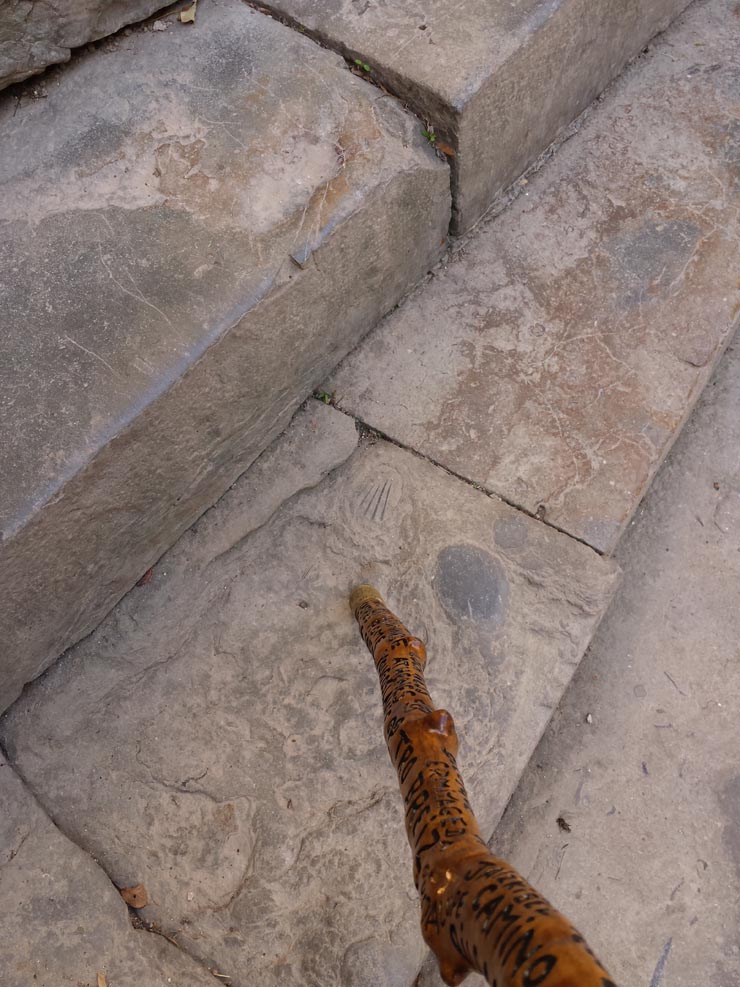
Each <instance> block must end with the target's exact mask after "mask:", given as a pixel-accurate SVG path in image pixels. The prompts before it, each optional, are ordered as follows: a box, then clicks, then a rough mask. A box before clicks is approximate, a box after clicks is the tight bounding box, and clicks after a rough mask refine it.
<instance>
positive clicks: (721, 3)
mask: <svg viewBox="0 0 740 987" xmlns="http://www.w3.org/2000/svg"><path fill="white" fill-rule="evenodd" d="M736 6H737V5H736V3H735V2H731V0H712V2H711V3H708V4H707V3H702V4H699V5H697V6H695V7H693V8H692V10H691V12H690V13H689V14H687V15H686V16H685V18H684V19H683V20H682V22H681V23H680V24H677V25H675V26H674V27H673V28H672V29H671V30H670V31H669V32H667V33H666V34H665V35H664V36H663V39H661V41H660V42H659V43H657V44H656V46H655V48H654V49H653V50H652V51H651V54H650V55H649V56H647V57H646V58H644V59H641V60H640V62H639V63H636V64H635V66H634V68H633V70H632V71H631V72H629V73H628V74H626V75H625V77H624V78H623V79H621V80H620V81H619V82H618V83H616V84H615V86H614V87H613V89H612V90H611V91H610V92H609V93H608V95H607V97H606V99H605V101H604V102H603V103H602V104H600V106H599V108H598V111H597V112H594V113H593V115H592V116H591V118H590V119H589V120H588V122H587V123H586V124H585V125H584V127H583V129H582V130H581V131H580V133H578V134H577V135H576V136H575V137H574V138H573V139H572V140H571V141H570V142H569V143H567V144H566V145H564V146H563V147H562V148H561V149H560V151H559V152H558V154H557V155H556V157H555V159H554V160H553V161H552V162H550V163H549V164H548V165H547V166H546V167H545V168H543V170H542V171H541V172H540V173H539V174H538V175H537V177H536V179H535V180H534V181H533V182H532V183H531V185H530V186H529V189H530V191H529V194H528V195H527V196H522V197H520V199H519V200H518V201H517V202H516V203H515V204H514V205H513V206H512V207H511V208H510V209H509V210H508V211H507V212H506V213H505V214H503V215H502V216H500V217H498V219H497V220H496V221H495V222H494V223H492V224H491V225H490V226H488V227H487V228H485V229H484V230H482V231H480V233H479V234H478V235H477V236H476V237H475V238H473V239H471V241H470V243H469V244H468V245H467V247H466V248H465V249H464V250H463V251H462V252H461V253H459V254H458V255H457V257H456V258H455V259H454V260H453V262H452V263H450V265H449V266H448V267H447V269H446V270H445V271H444V273H442V274H440V275H439V276H438V277H437V278H436V279H435V280H434V282H433V283H432V284H431V285H425V286H424V287H423V288H422V289H420V290H419V291H418V292H417V294H416V295H415V296H412V297H411V298H410V299H408V300H407V302H406V303H405V304H404V305H403V306H402V307H401V308H400V309H399V310H397V311H396V312H394V313H393V314H392V315H391V316H390V317H389V318H388V319H386V320H385V322H384V323H383V324H382V325H381V326H380V327H379V328H378V329H377V330H376V331H375V332H373V333H372V334H371V335H370V336H369V337H368V338H367V339H366V340H365V341H364V342H363V344H362V345H361V346H360V347H359V349H358V350H357V351H356V352H355V353H353V354H352V355H351V356H350V357H349V358H348V360H347V361H346V362H345V364H344V365H343V366H342V367H340V368H339V370H338V372H337V373H336V374H335V375H334V377H333V378H332V380H331V381H330V382H329V383H328V384H326V385H325V389H326V390H328V391H334V392H335V393H336V399H337V401H338V403H339V405H340V406H341V407H342V408H344V409H346V410H348V411H351V412H352V413H353V414H355V415H357V416H358V417H359V418H360V419H361V420H363V421H365V422H367V423H368V424H369V425H371V426H373V427H375V428H377V429H380V430H381V431H383V432H384V433H386V434H387V435H389V436H391V437H392V438H394V439H396V440H398V441H400V442H402V443H403V444H405V445H408V446H411V447H412V448H414V449H416V450H418V451H419V452H421V453H423V454H424V455H426V456H429V457H430V458H431V459H433V460H435V461H436V462H439V463H442V464H443V465H444V466H446V467H448V468H450V469H452V470H453V471H455V472H456V473H458V474H460V475H462V476H465V477H467V478H469V479H471V480H474V481H477V482H478V483H481V484H483V485H484V486H485V487H486V488H487V489H489V490H491V491H494V492H495V493H497V494H499V495H501V496H503V497H504V498H505V499H506V500H507V501H509V502H511V503H514V504H516V505H519V506H521V507H523V508H525V509H526V510H527V511H529V512H531V513H533V514H534V513H537V512H539V513H540V514H542V512H543V511H544V516H545V518H546V519H547V520H548V521H549V522H551V523H552V524H553V525H556V526H557V527H559V528H562V529H564V530H566V531H568V532H569V533H571V534H573V535H575V536H577V537H578V538H581V539H583V540H585V541H587V542H588V543H589V544H591V545H593V546H594V547H596V548H597V549H599V550H600V551H611V550H612V549H613V548H614V546H615V544H616V542H617V539H618V538H619V535H620V533H621V532H622V531H623V529H624V526H625V524H626V523H627V522H628V520H629V518H630V516H631V514H632V512H633V510H634V509H635V507H636V505H637V503H638V502H639V500H640V498H641V497H642V495H643V493H644V491H645V490H646V488H647V486H648V484H649V482H650V479H651V477H652V476H653V475H654V472H655V470H656V469H657V467H658V466H659V464H660V462H661V460H662V459H663V457H664V456H665V454H666V452H667V451H668V449H669V448H670V445H671V443H672V441H673V439H674V437H675V436H676V434H677V432H678V431H679V429H680V427H681V425H682V424H683V422H684V420H685V417H686V415H687V414H688V412H689V411H690V409H691V407H692V405H693V403H694V401H695V400H696V398H697V397H698V395H699V393H700V392H701V389H702V387H703V386H704V384H705V382H706V380H707V379H708V376H709V374H710V373H711V369H712V366H713V364H714V363H715V361H716V360H717V359H718V357H719V355H720V354H721V352H722V348H723V346H724V344H725V342H726V340H727V339H728V338H729V336H730V333H731V330H732V327H733V325H734V324H735V323H736V321H737V316H738V311H740V308H739V305H740V291H739V289H740V284H739V283H738V265H737V256H738V233H739V232H740V223H739V222H738V215H739V212H738V206H739V205H740V170H739V169H740V143H739V140H740V119H739V118H738V92H740V75H738V64H740V17H737V16H735V15H734V13H733V11H734V10H735V8H736Z"/></svg>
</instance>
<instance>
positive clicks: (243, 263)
mask: <svg viewBox="0 0 740 987" xmlns="http://www.w3.org/2000/svg"><path fill="white" fill-rule="evenodd" d="M167 25H168V27H167V29H166V30H165V31H159V32H139V31H135V32H133V33H131V34H130V35H129V36H126V37H118V38H116V39H114V41H112V42H111V43H110V44H109V45H106V47H105V49H101V50H98V51H96V52H94V53H92V54H85V55H83V56H80V57H79V58H77V59H75V60H74V62H73V63H72V64H71V65H70V66H68V67H67V68H65V69H64V70H63V71H61V72H59V73H56V74H55V75H54V77H53V79H52V80H50V81H49V82H48V84H47V87H46V98H44V99H38V100H30V99H29V100H21V101H20V102H19V101H18V100H16V99H14V98H12V96H11V94H5V95H4V97H0V244H1V247H2V249H1V251H0V253H1V254H2V261H1V262H0V294H2V297H3V306H4V307H3V316H4V319H3V333H2V339H1V340H0V428H1V429H2V434H3V443H2V450H1V452H0V531H1V532H2V534H1V535H0V537H1V538H2V548H1V549H0V587H1V589H0V595H2V598H3V601H4V606H3V608H2V614H1V615H0V628H1V631H0V636H2V638H3V640H4V642H5V646H6V654H8V655H11V656H12V660H10V659H8V660H7V661H3V663H0V709H2V708H4V706H6V705H7V704H8V703H9V702H10V701H11V700H12V699H13V698H14V697H15V696H16V695H17V694H18V692H19V691H20V689H21V687H22V686H23V684H24V682H26V681H28V680H29V679H30V678H32V677H33V676H34V675H36V674H38V673H39V672H40V671H41V670H42V669H43V668H44V667H45V665H46V664H48V662H49V661H51V660H53V659H54V658H56V657H57V655H58V654H59V653H60V652H61V651H62V650H63V649H64V648H65V647H67V646H68V645H69V644H71V643H72V642H73V641H75V640H77V639H79V638H80V637H81V636H82V635H84V634H85V633H87V632H89V631H90V630H91V629H92V627H94V626H95V625H96V624H97V623H98V622H99V620H100V619H101V618H102V616H103V614H104V613H105V612H107V610H108V609H110V607H111V606H112V605H113V603H114V602H115V601H116V600H117V599H118V598H120V596H121V595H122V594H123V593H124V592H125V591H127V590H128V589H129V588H130V587H131V586H132V585H133V583H134V582H135V580H136V579H137V578H138V577H139V576H141V574H142V573H143V572H144V571H145V570H146V569H147V568H148V567H149V565H151V563H152V562H153V561H154V560H155V559H156V558H158V557H159V556H160V555H161V554H162V552H163V551H164V550H165V549H166V548H167V547H168V546H169V545H171V544H172V543H173V541H174V540H175V539H176V538H177V536H178V535H179V534H180V533H181V532H182V531H183V530H184V529H185V528H186V527H187V526H188V524H190V523H192V521H193V520H194V519H195V518H196V517H197V516H198V515H199V514H200V513H202V511H203V510H204V509H205V508H206V507H208V506H210V504H212V503H213V502H214V501H215V500H216V499H217V498H218V497H219V496H220V495H221V494H222V493H223V492H224V490H225V489H227V488H228V486H229V485H230V484H231V483H232V482H233V480H234V479H235V478H236V476H238V475H239V474H240V473H241V472H243V471H244V470H245V469H246V468H247V466H248V465H249V463H250V462H251V461H253V460H254V458H255V457H256V456H257V455H258V454H259V453H260V452H261V451H262V449H263V448H265V446H266V445H267V444H268V443H269V442H270V441H271V439H272V438H274V436H275V435H277V434H278V433H279V432H280V431H281V430H282V429H283V428H284V427H285V426H286V424H287V423H288V421H289V420H290V417H291V415H292V413H293V412H294V411H295V410H296V408H297V407H298V406H299V404H300V403H301V402H302V401H303V400H305V398H306V397H307V396H308V394H310V392H311V390H312V388H313V387H315V386H316V385H317V384H318V383H319V382H320V380H321V378H322V377H323V376H325V375H326V374H327V373H328V372H329V370H330V369H332V368H333V367H334V366H335V365H336V363H337V362H338V360H339V359H340V358H341V357H342V356H343V355H344V354H345V353H346V352H347V351H348V350H349V349H350V348H351V347H352V346H353V345H355V344H356V342H357V341H358V340H359V338H360V337H361V336H362V334H363V333H364V332H366V331H367V330H368V329H369V328H370V327H371V326H372V325H374V324H375V323H376V322H377V320H378V319H379V318H380V317H381V315H383V314H384V312H386V311H387V310H388V309H389V308H391V307H392V306H393V305H394V304H395V303H396V302H397V301H398V299H399V298H400V297H401V295H403V293H404V292H406V291H407V290H408V289H409V288H410V287H411V286H412V285H413V284H414V283H415V282H416V281H418V279H419V278H420V277H422V276H423V275H424V274H425V272H426V271H427V270H428V269H429V267H430V266H431V265H432V264H433V263H434V262H435V261H436V259H437V258H438V257H439V255H440V253H441V251H442V249H443V247H444V242H445V236H446V231H447V228H448V224H449V177H448V170H447V167H446V165H445V164H444V163H443V162H442V161H440V160H439V159H438V158H437V157H436V156H435V155H434V154H433V152H432V151H431V150H430V148H429V147H428V146H427V144H426V142H425V141H424V139H423V137H422V136H421V134H420V133H419V128H418V125H417V121H416V120H415V119H414V118H413V117H412V116H411V115H410V114H408V113H406V112H404V111H403V110H402V109H400V108H399V107H398V105H397V104H396V103H395V102H394V101H393V100H390V99H386V98H384V97H382V96H381V95H380V94H379V93H378V91H377V90H376V89H374V88H373V87H372V86H369V85H368V84H367V83H365V82H363V81H362V80H360V79H358V78H356V77H355V76H353V75H352V74H351V73H350V72H348V71H347V68H346V66H345V64H344V62H343V61H342V59H341V58H339V57H338V56H337V55H336V54H334V53H331V52H329V51H326V50H324V49H321V48H320V47H319V46H318V45H316V44H315V43H314V42H312V41H310V40H309V39H308V38H305V37H302V36H301V35H300V34H299V33H297V32H295V31H292V30H290V29H289V28H287V27H284V26H283V25H281V24H278V23H277V22H276V21H275V20H274V19H272V18H270V17H267V16H264V15H262V14H259V13H256V12H255V11H253V10H251V9H250V8H249V7H247V6H246V5H245V4H244V3H242V2H241V0H209V2H208V3H207V4H202V5H201V8H199V13H198V20H197V23H196V25H195V26H187V25H183V24H180V23H179V22H178V21H176V20H173V19H169V20H168V21H167ZM409 245H413V250H410V249H409ZM349 300H351V301H349Z"/></svg>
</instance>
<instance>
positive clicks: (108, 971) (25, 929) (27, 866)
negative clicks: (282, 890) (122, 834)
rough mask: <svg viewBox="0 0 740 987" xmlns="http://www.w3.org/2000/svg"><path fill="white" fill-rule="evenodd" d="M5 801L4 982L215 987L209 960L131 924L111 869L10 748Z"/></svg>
mask: <svg viewBox="0 0 740 987" xmlns="http://www.w3.org/2000/svg"><path fill="white" fill-rule="evenodd" d="M0 804H1V805H2V807H3V811H2V817H0V902H1V903H2V908H3V934H2V936H0V969H2V971H3V975H2V982H3V987H29V985H31V984H33V987H73V985H74V987H77V985H83V984H84V985H85V987H87V985H89V987H93V985H94V984H97V985H99V987H134V985H135V984H141V985H142V987H143V985H146V987H173V985H177V987H212V985H213V983H214V979H213V977H212V976H211V973H210V972H208V970H206V969H205V968H204V967H203V966H202V965H201V964H198V963H196V962H195V961H194V960H193V959H191V958H190V957H188V956H186V955H185V954H184V953H183V952H182V951H181V950H178V949H176V948H175V946H174V945H173V944H172V943H169V942H167V940H166V939H165V938H164V937H162V936H158V935H152V934H150V933H149V932H146V931H144V930H141V929H140V930H138V931H137V930H135V929H134V928H132V924H131V921H130V919H129V915H128V910H127V908H126V905H125V904H124V901H123V898H122V897H121V896H120V894H119V893H118V891H117V890H116V888H115V887H114V886H113V885H112V884H111V882H110V880H109V879H108V877H107V876H106V874H105V872H104V871H103V870H102V869H101V868H100V867H99V866H98V865H97V864H96V863H95V861H94V860H93V859H92V857H91V856H90V855H89V854H88V853H85V851H84V850H82V849H81V848H80V847H78V846H76V845H75V844H74V843H72V842H71V841H70V840H69V839H67V837H65V836H64V835H63V833H61V832H60V831H59V830H58V829H57V828H56V827H55V826H54V824H53V823H52V822H51V820H50V819H49V818H48V816H47V815H46V814H45V813H44V812H43V810H42V809H41V807H40V806H39V804H38V802H37V801H36V799H35V798H34V797H33V795H32V794H31V793H30V792H29V791H28V789H27V788H26V787H25V786H24V785H23V783H22V782H21V781H20V779H19V778H18V777H17V776H16V775H15V773H14V772H13V769H12V768H11V767H10V765H9V764H8V763H7V761H6V760H5V758H4V757H3V756H2V755H0ZM101 977H102V979H101Z"/></svg>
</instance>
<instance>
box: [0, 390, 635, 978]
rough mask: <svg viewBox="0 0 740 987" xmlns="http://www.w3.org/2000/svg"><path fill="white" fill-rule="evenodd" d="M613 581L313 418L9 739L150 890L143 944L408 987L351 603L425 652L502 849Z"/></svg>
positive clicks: (374, 715) (392, 786)
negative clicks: (358, 600) (509, 817)
mask: <svg viewBox="0 0 740 987" xmlns="http://www.w3.org/2000/svg"><path fill="white" fill-rule="evenodd" d="M617 573H618V569H617V566H616V565H615V564H614V563H613V562H612V561H611V560H605V559H602V558H600V557H599V556H598V555H597V553H595V552H594V551H592V550H591V549H590V548H588V547H587V546H584V545H581V544H579V543H578V542H576V541H575V540H573V539H571V538H569V537H567V536H566V535H563V534H560V533H559V532H557V531H554V530H553V529H552V528H550V527H548V526H547V525H545V524H542V523H540V522H539V521H536V520H534V519H531V518H528V517H526V516H525V515H523V514H521V513H520V512H518V511H516V510H514V509H513V508H511V507H509V506H507V505H506V504H504V503H503V502H501V501H499V500H497V499H496V498H493V497H490V496H488V495H487V494H485V493H484V492H482V491H480V490H476V489H474V488H473V487H472V486H470V485H468V484H466V483H463V482H462V481H460V480H458V479H456V478H454V477H451V476H449V474H447V473H446V472H445V471H444V470H442V469H440V468H439V467H436V466H434V465H432V464H430V463H428V462H426V461H425V460H423V459H420V458H419V457H417V456H415V455H413V454H412V453H410V452H408V451H405V450H401V449H398V448H397V447H396V446H394V445H392V444H390V443H387V442H384V441H376V440H374V439H373V438H372V436H364V437H362V438H360V437H359V436H358V433H357V430H356V427H355V423H354V421H353V420H352V419H351V418H349V417H347V416H345V415H343V414H341V413H340V412H339V411H336V410H335V409H333V408H330V407H327V406H326V405H323V404H321V403H318V402H315V401H312V402H310V403H309V405H308V406H307V407H306V408H305V409H304V410H302V411H301V412H300V414H299V415H298V417H297V418H296V419H295V420H294V422H293V423H292V425H291V427H290V428H289V429H288V431H287V432H286V433H285V434H284V435H283V436H281V438H280V439H278V440H277V442H276V443H275V444H274V445H273V446H272V447H271V448H270V449H269V450H268V451H267V452H265V453H264V454H263V455H262V456H261V457H260V459H259V460H258V461H257V462H256V463H255V465H254V466H253V467H252V468H251V469H250V470H249V471H248V472H247V473H246V474H245V475H244V476H243V477H241V479H240V480H239V481H238V482H237V483H236V484H235V485H234V487H233V488H232V489H231V490H230V491H229V492H228V493H227V494H226V495H225V496H224V497H223V498H222V499H221V500H220V501H219V502H218V503H217V504H216V505H215V506H214V507H213V508H212V509H211V510H210V511H208V512H207V513H206V514H205V515H204V516H203V517H202V518H201V519H200V520H199V521H198V523H197V524H196V525H195V526H194V527H193V528H191V529H190V530H189V531H188V532H186V533H185V534H184V535H183V536H182V538H181V539H180V541H179V542H178V543H177V544H176V545H175V546H174V547H173V548H172V549H171V550H170V552H168V553H167V554H166V555H165V556H164V558H163V559H162V560H161V561H160V562H159V563H158V564H157V565H156V566H155V568H154V574H153V578H152V579H151V581H150V582H148V583H147V584H146V585H142V586H139V587H137V588H136V589H134V590H133V591H132V592H131V593H130V594H129V595H128V596H127V597H126V598H125V599H124V600H122V601H121V602H120V603H119V604H118V606H117V607H116V608H115V609H114V610H113V612H112V613H111V614H110V615H109V616H108V617H107V618H106V620H105V621H104V622H103V623H102V624H101V626H100V627H99V628H98V629H97V630H96V631H95V632H94V633H93V634H92V635H91V636H90V637H89V638H88V639H87V640H85V641H83V642H81V643H80V644H79V645H77V646H76V647H75V648H73V649H72V650H71V651H70V652H68V653H67V654H66V655H65V656H64V657H62V658H61V659H60V661H58V662H57V663H56V664H55V665H54V666H52V668H50V669H49V671H48V672H47V673H46V674H45V675H44V676H43V677H41V678H40V679H38V680H37V681H36V682H34V683H32V684H31V685H30V686H29V687H28V688H27V689H26V691H25V692H24V695H23V696H22V697H21V699H19V700H18V702H17V703H15V704H14V706H13V707H12V708H11V709H10V710H9V711H8V712H7V713H6V715H5V717H4V718H3V720H2V721H1V726H0V738H1V740H2V744H3V746H4V748H5V749H6V750H7V752H8V756H9V759H10V760H11V762H12V764H13V765H14V767H16V768H17V769H18V771H19V772H20V774H21V776H22V777H23V778H24V779H25V781H26V783H27V784H28V785H29V786H30V788H31V790H32V791H33V792H34V793H35V795H36V796H37V797H38V799H39V800H40V802H41V803H42V805H43V806H44V807H45V808H46V809H47V811H48V812H49V814H50V815H51V816H52V817H53V819H54V820H55V821H56V822H57V823H58V825H59V826H60V827H61V828H62V830H63V831H64V832H65V833H66V834H68V835H69V836H70V837H71V838H72V839H73V840H74V841H75V842H76V843H78V844H79V845H80V846H82V847H83V848H84V849H86V850H87V851H89V852H90V853H91V854H92V856H93V857H94V858H95V859H96V860H97V861H99V863H100V864H101V866H102V867H103V868H104V869H105V871H106V872H107V873H108V874H109V875H110V877H111V878H112V880H113V881H114V883H115V884H116V885H118V886H119V887H129V886H131V885H135V884H140V883H141V884H144V886H145V887H146V890H147V893H148V898H149V902H150V904H149V905H148V906H147V907H145V908H143V909H142V910H141V911H140V912H139V914H140V916H141V917H142V918H143V919H144V921H146V922H151V923H153V924H155V926H156V927H157V928H158V929H160V931H162V932H163V933H164V934H165V935H167V936H168V937H170V938H171V939H173V940H174V941H175V942H176V943H177V944H178V945H179V946H180V948H181V949H182V950H184V951H185V952H187V953H189V954H191V955H192V956H193V957H195V958H197V959H199V960H201V961H203V962H204V963H205V964H206V966H208V967H209V968H211V969H216V970H218V971H219V972H220V974H222V975H224V977H226V978H228V980H226V981H225V982H227V983H230V984H232V987H247V985H251V984H256V983H258V984H261V985H263V987H278V985H280V987H327V985H333V987H389V985H392V984H393V985H409V987H410V984H411V983H412V981H413V980H414V978H415V976H416V974H417V972H418V970H419V968H420V965H421V962H422V960H423V957H424V952H425V950H424V944H423V941H422V939H421V934H420V929H419V919H418V902H417V900H416V892H415V890H414V886H413V880H412V873H411V860H410V852H409V849H408V846H407V845H406V840H405V837H404V829H403V814H402V805H401V798H400V795H399V793H398V790H397V784H396V780H395V775H394V772H393V769H392V767H391V764H390V760H389V758H388V754H387V751H386V748H385V742H384V740H383V734H382V714H381V703H380V695H379V687H378V683H377V676H376V673H375V669H374V666H373V662H372V659H371V658H370V656H369V654H368V653H367V650H366V649H365V646H364V645H363V643H362V641H361V639H360V637H359V633H358V630H357V626H356V624H355V622H354V619H353V618H352V616H351V614H350V611H349V606H348V596H349V591H350V589H351V587H352V586H353V585H354V584H356V583H357V582H358V581H362V579H363V578H368V577H369V578H371V579H372V580H373V581H374V582H375V583H376V584H377V585H378V586H379V587H380V588H381V590H382V591H383V592H384V593H385V594H386V596H387V599H388V601H389V603H390V604H391V605H392V606H393V607H394V608H395V609H396V610H397V611H398V613H399V614H400V615H401V616H402V617H403V618H404V619H405V620H406V621H407V622H408V624H409V625H410V626H411V627H412V628H413V629H414V630H415V631H416V632H418V633H420V634H422V635H423V636H424V637H425V638H426V640H427V642H428V646H429V656H430V657H429V665H428V681H429V685H430V688H431V692H432V695H433V696H434V697H435V699H436V701H437V702H438V703H439V704H440V705H441V706H444V707H445V708H447V709H449V710H451V711H452V713H453V715H454V716H455V718H456V722H457V727H458V732H459V734H460V737H461V749H460V763H461V767H462V769H463V772H464V774H465V777H466V781H467V783H468V787H469V790H470V793H471V799H472V802H473V805H474V807H475V809H476V811H477V813H478V815H479V819H480V821H481V823H482V826H483V828H484V829H486V830H488V832H490V831H491V830H492V827H493V825H494V823H495V821H496V820H497V819H498V818H499V816H500V814H501V812H502V811H503V808H504V806H505V805H506V802H507V800H508V798H509V796H510V794H511V793H512V791H513V789H514V787H515V786H516V783H517V780H518V778H519V776H520V774H521V772H522V771H523V769H524V767H525V765H526V763H527V761H528V759H529V756H530V754H531V752H532V750H533V749H534V746H535V745H536V743H537V741H538V739H539V737H540V736H541V733H542V731H543V729H544V727H545V725H546V724H547V722H548V720H549V718H550V716H551V713H552V710H553V709H554V707H555V706H556V705H557V703H558V701H559V699H560V697H561V695H562V693H563V690H564V689H565V687H566V685H567V683H568V681H569V680H570V677H571V675H572V673H573V671H574V669H575V667H576V666H577V665H578V662H579V660H580V658H581V656H582V654H583V652H584V650H585V648H586V646H587V644H588V642H589V640H590V639H591V637H592V635H593V633H594V630H595V628H596V625H597V624H598V621H599V619H600V617H601V615H602V613H603V612H604V610H605V609H606V606H607V604H608V601H609V599H610V597H611V594H612V592H613V590H614V589H615V585H616V579H617ZM0 906H1V907H2V908H3V909H5V908H6V907H13V908H16V907H17V904H16V902H15V901H6V899H4V898H3V897H2V891H1V888H0ZM60 972H61V971H60ZM88 976H89V975H88ZM60 979H61V978H60ZM13 987H15V985H13ZM111 987H113V984H112V983H111Z"/></svg>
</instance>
